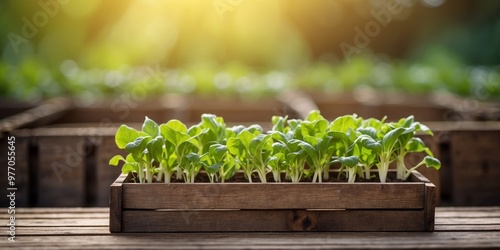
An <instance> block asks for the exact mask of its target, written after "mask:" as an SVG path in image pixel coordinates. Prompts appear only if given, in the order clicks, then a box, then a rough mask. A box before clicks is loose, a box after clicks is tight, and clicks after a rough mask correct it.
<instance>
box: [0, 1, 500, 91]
mask: <svg viewBox="0 0 500 250" xmlns="http://www.w3.org/2000/svg"><path fill="white" fill-rule="evenodd" d="M409 2H411V3H412V4H411V6H410V7H405V8H403V11H402V12H401V13H400V14H397V15H391V16H390V23H389V24H388V25H387V26H383V27H382V26H381V28H380V31H379V32H377V34H376V35H374V36H372V37H370V39H369V42H368V44H367V46H363V48H360V49H361V53H355V54H354V56H352V57H348V58H346V57H345V56H346V55H344V54H343V53H342V50H341V49H340V48H339V44H340V43H343V42H344V43H349V44H351V45H355V40H356V33H355V28H356V27H359V28H361V29H364V28H365V27H366V25H367V24H368V23H370V22H374V21H375V20H376V18H375V17H374V15H373V13H381V12H384V13H388V12H387V9H388V6H389V4H390V3H391V0H374V1H365V0H335V1H331V0H311V1H289V0H276V1H267V0H252V1H249V0H214V1H206V0H190V1H183V0H168V1H167V0H165V1H162V0H158V1H151V0H144V1H143V0H107V1H100V0H86V1H63V0H60V1H59V0H40V1H35V2H33V3H31V2H30V3H27V2H26V1H16V0H3V1H0V23H1V25H0V55H1V59H0V97H1V98H9V99H16V100H41V99H45V98H50V97H54V96H60V95H68V96H79V97H84V98H85V97H87V98H99V97H109V96H113V95H118V94H120V93H127V92H131V91H134V92H137V93H140V94H142V95H156V94H162V93H171V92H175V93H181V94H196V95H217V96H239V97H242V98H254V97H259V96H263V95H264V96H265V95H274V94H277V93H279V92H281V91H283V90H286V89H294V88H300V89H308V90H322V91H328V92H334V93H339V92H343V91H352V90H354V89H355V88H358V87H368V88H373V89H376V90H380V91H400V92H405V93H415V94H425V93H430V92H435V91H446V92H451V93H455V94H458V95H461V96H469V97H472V98H476V99H480V100H497V99H499V96H500V93H499V92H500V91H499V88H500V81H499V71H500V69H499V65H500V15H498V13H500V1H496V0H482V1H451V0H438V1H436V0H414V1H409ZM216 3H217V4H218V5H217V4H216ZM148 65H149V66H148Z"/></svg>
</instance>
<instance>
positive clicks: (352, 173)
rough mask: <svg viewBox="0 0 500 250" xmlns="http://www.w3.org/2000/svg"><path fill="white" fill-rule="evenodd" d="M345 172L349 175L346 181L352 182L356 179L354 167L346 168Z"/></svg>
mask: <svg viewBox="0 0 500 250" xmlns="http://www.w3.org/2000/svg"><path fill="white" fill-rule="evenodd" d="M347 172H348V175H349V177H348V179H347V182H348V183H354V181H355V180H356V168H348V169H347Z"/></svg>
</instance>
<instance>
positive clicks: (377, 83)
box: [0, 51, 500, 100]
mask: <svg viewBox="0 0 500 250" xmlns="http://www.w3.org/2000/svg"><path fill="white" fill-rule="evenodd" d="M429 58H432V59H429V60H427V61H413V62H408V61H397V60H391V59H387V58H380V57H376V56H373V55H372V56H369V55H362V56H358V57H354V58H352V60H350V62H347V61H343V62H340V63H331V62H327V61H316V62H314V63H313V64H311V65H309V66H307V67H304V68H302V69H300V70H296V71H261V72H257V71H255V69H253V68H251V67H248V66H246V65H244V64H241V63H230V64H226V65H217V64H196V65H192V66H191V67H186V68H183V69H168V68H159V67H156V68H155V67H149V66H142V67H134V68H132V67H126V68H122V69H118V70H105V69H96V68H94V69H90V70H85V69H81V68H79V66H78V65H77V64H76V63H75V62H74V61H65V62H64V63H63V65H62V66H61V69H62V70H61V71H58V72H49V70H48V69H46V68H44V67H43V65H42V64H40V63H37V62H36V61H34V60H26V61H24V62H23V63H22V64H21V67H12V66H10V65H8V64H5V63H0V77H1V78H0V79H1V80H0V81H1V89H0V94H1V95H2V96H4V97H9V98H15V99H21V100H30V99H31V100H33V99H37V98H50V97H54V96H59V95H69V96H78V97H83V98H85V97H92V98H98V97H109V96H114V95H118V94H121V93H137V94H139V95H143V96H153V95H160V94H164V93H180V94H185V95H202V96H218V97H224V96H225V97H230V96H238V97H240V98H258V97H263V96H272V95H276V94H278V93H280V92H282V91H285V90H289V89H303V90H309V91H325V92H330V93H342V92H344V91H353V90H354V89H356V88H358V87H364V88H372V89H374V90H378V91H392V92H402V93H410V94H428V93H433V92H447V93H454V94H457V95H460V96H465V97H471V98H475V99H479V100H499V99H500V85H499V84H498V82H499V81H500V68H499V67H485V66H467V65H464V64H461V63H460V62H457V61H454V60H450V58H451V56H449V55H447V54H446V53H444V52H438V51H436V52H435V53H433V54H432V56H431V57H429Z"/></svg>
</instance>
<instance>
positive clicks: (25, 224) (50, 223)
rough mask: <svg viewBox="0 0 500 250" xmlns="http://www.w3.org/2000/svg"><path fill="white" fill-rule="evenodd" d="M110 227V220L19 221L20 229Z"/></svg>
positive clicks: (61, 219)
mask: <svg viewBox="0 0 500 250" xmlns="http://www.w3.org/2000/svg"><path fill="white" fill-rule="evenodd" d="M68 225H70V226H73V227H80V226H109V220H108V218H90V219H89V218H58V219H53V218H47V219H19V220H16V226H18V227H64V226H68Z"/></svg>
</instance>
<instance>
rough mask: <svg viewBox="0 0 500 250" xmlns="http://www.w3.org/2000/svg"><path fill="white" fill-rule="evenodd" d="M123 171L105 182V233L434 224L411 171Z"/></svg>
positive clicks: (419, 180)
mask: <svg viewBox="0 0 500 250" xmlns="http://www.w3.org/2000/svg"><path fill="white" fill-rule="evenodd" d="M333 174H334V173H333ZM392 174H394V172H392ZM130 178H131V175H125V174H122V175H120V176H119V177H118V179H116V181H115V182H114V183H113V184H112V185H111V187H110V231H111V232H116V233H117V232H182V231H186V232H204V231H206V232H214V231H433V230H434V209H435V195H436V194H435V186H434V184H432V183H431V182H429V181H428V180H427V179H426V178H425V177H424V176H422V175H421V174H419V173H417V172H415V173H414V174H413V175H412V177H411V181H409V182H392V183H384V184H382V183H354V184H348V183H339V182H336V183H333V182H331V183H267V184H263V183H223V184H222V183H194V184H185V183H171V184H163V183H154V184H151V183H149V184H139V183H131V182H130Z"/></svg>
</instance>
